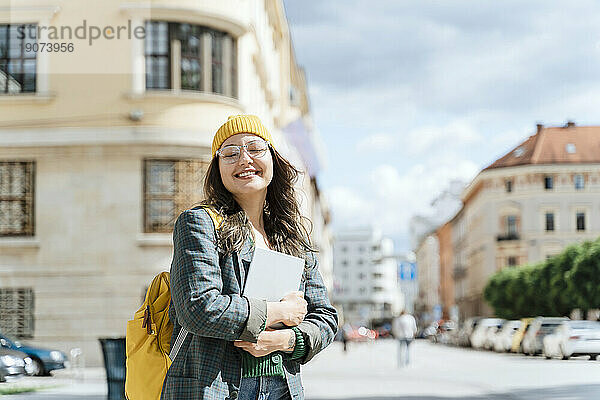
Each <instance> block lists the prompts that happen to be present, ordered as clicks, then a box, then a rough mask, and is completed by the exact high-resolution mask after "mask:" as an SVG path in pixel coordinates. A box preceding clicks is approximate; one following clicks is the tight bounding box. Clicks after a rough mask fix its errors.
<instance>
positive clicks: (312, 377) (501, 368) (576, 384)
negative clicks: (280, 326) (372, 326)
mask: <svg viewBox="0 0 600 400" xmlns="http://www.w3.org/2000/svg"><path fill="white" fill-rule="evenodd" d="M341 349H342V346H341V344H339V343H334V344H333V345H332V347H331V348H329V349H327V351H326V352H324V353H323V354H321V355H320V356H318V358H316V359H315V360H313V361H311V363H310V366H307V367H306V368H305V369H304V370H303V377H304V386H305V391H306V396H307V398H308V399H311V400H317V399H357V400H358V399H366V400H387V399H389V400H392V399H395V400H413V399H414V400H416V399H420V400H438V399H440V400H441V399H446V398H460V399H469V400H479V399H498V400H503V399H510V400H521V399H522V400H530V399H552V400H558V399H561V400H562V399H564V400H567V399H569V400H579V399H598V398H600V380H599V378H600V361H589V360H587V359H586V358H580V359H572V360H568V361H562V360H546V359H544V358H541V357H536V358H528V357H525V356H522V355H516V354H496V353H491V352H483V351H475V350H471V349H464V348H454V347H447V346H443V345H434V344H431V343H429V342H427V341H423V340H419V341H416V342H414V343H413V345H412V346H411V356H412V360H411V365H410V366H409V367H407V368H404V369H397V368H396V367H395V361H396V343H395V342H394V341H391V340H383V341H379V342H377V343H373V344H366V343H352V344H351V345H350V347H349V351H348V352H347V354H344V353H343V351H342V350H341Z"/></svg>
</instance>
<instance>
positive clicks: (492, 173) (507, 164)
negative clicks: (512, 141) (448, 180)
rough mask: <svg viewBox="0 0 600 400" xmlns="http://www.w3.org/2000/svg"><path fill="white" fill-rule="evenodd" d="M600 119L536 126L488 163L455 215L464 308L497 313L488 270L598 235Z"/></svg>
mask: <svg viewBox="0 0 600 400" xmlns="http://www.w3.org/2000/svg"><path fill="white" fill-rule="evenodd" d="M599 148H600V127H597V126H581V127H580V126H576V125H575V124H574V123H571V122H569V123H567V124H566V125H565V126H563V127H543V126H541V125H539V126H538V129H537V132H536V134H535V135H533V136H531V137H529V138H528V139H527V140H525V141H524V142H523V143H521V144H520V145H519V146H517V147H516V148H514V149H513V150H511V151H510V152H509V153H508V154H506V155H505V156H503V157H501V158H500V159H498V160H497V161H495V162H494V163H492V164H491V165H490V166H489V167H487V168H485V169H484V170H482V171H481V172H480V173H479V174H478V175H477V177H475V179H474V180H473V181H472V182H471V183H470V185H469V186H468V187H467V189H466V190H465V191H464V193H463V203H464V205H463V208H462V210H461V211H460V212H459V213H458V214H457V216H455V217H454V218H453V219H452V220H451V224H452V234H453V238H452V242H453V246H454V249H453V250H454V263H455V264H454V273H455V275H454V276H455V287H456V290H455V300H456V303H457V304H458V306H459V308H460V312H461V316H463V317H469V316H474V315H491V314H492V310H491V309H490V308H489V306H488V305H487V304H486V303H485V301H484V300H483V289H484V287H485V285H486V284H487V281H488V279H489V278H490V276H491V275H492V274H493V273H495V272H496V271H498V270H500V269H502V268H505V267H516V266H519V265H523V264H527V263H534V262H538V261H543V260H545V259H547V258H548V257H551V256H553V255H556V254H558V253H560V252H561V251H562V250H563V249H564V248H565V247H566V246H567V245H569V244H571V243H576V242H581V241H584V240H592V239H595V238H597V237H598V236H599V235H600V153H599V152H598V149H599Z"/></svg>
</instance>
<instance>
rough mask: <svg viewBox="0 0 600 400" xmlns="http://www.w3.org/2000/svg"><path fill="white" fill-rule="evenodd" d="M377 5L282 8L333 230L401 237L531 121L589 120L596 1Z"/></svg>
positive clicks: (599, 87)
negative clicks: (356, 225)
mask: <svg viewBox="0 0 600 400" xmlns="http://www.w3.org/2000/svg"><path fill="white" fill-rule="evenodd" d="M376 3H377V6H376V7H375V6H373V4H372V2H365V1H358V0H348V1H347V2H340V1H333V0H321V1H318V2H303V3H302V4H299V3H298V4H297V2H294V1H291V0H286V1H285V4H286V9H288V6H289V10H288V16H289V18H290V24H291V32H292V39H293V41H294V47H295V49H296V51H297V60H298V62H299V63H300V64H302V65H303V66H304V67H305V70H306V73H307V81H308V86H309V91H310V92H309V93H310V96H311V106H312V113H313V115H314V120H315V123H316V125H317V127H318V128H319V130H320V131H321V132H322V133H323V138H324V142H325V144H326V146H327V149H326V150H327V152H328V158H329V163H328V169H327V170H326V171H325V172H324V173H323V176H320V177H319V178H320V181H321V182H325V186H324V187H323V190H324V191H325V192H326V193H327V194H328V195H329V198H330V199H331V206H332V211H333V213H334V223H335V224H336V225H338V226H341V224H342V223H345V222H348V221H361V223H362V221H365V220H372V221H376V222H378V223H381V224H383V225H384V226H385V227H386V228H387V229H388V233H389V234H393V235H395V236H396V237H406V234H405V231H406V230H407V224H408V219H409V218H410V216H411V215H413V214H415V213H422V212H427V211H428V210H427V209H428V207H429V203H430V202H431V200H432V199H433V198H434V197H436V195H437V194H438V193H439V192H440V191H441V190H443V189H444V188H445V187H446V186H447V184H448V183H449V181H450V180H451V179H453V178H459V179H462V180H464V181H467V182H468V181H469V180H470V179H471V178H472V177H473V176H474V175H475V174H476V173H477V172H478V171H479V170H480V169H481V168H484V167H485V166H487V165H489V164H490V163H492V162H493V161H494V160H495V159H497V158H499V157H501V156H502V155H504V154H505V153H506V152H508V151H509V150H510V149H511V148H512V147H514V146H516V145H517V144H518V143H520V142H522V141H524V140H525V139H526V138H527V137H528V136H529V135H532V134H534V133H535V123H536V122H542V123H544V125H546V126H548V125H559V124H563V123H564V122H565V121H566V120H567V119H573V120H575V121H576V122H577V123H578V124H588V125H590V124H599V123H600V120H599V119H598V113H597V104H599V103H600V83H598V70H599V69H600V33H599V32H600V31H598V30H597V26H599V25H600V4H599V3H598V2H596V1H592V0H581V1H580V2H578V3H577V5H578V7H564V4H563V3H562V2H559V1H550V0H532V1H531V2H526V3H524V2H522V1H517V0H507V1H503V2H502V3H501V4H500V3H494V2H473V1H470V0H456V1H453V2H452V4H446V3H440V2H422V1H417V0H414V1H411V0H407V1H401V2H399V1H396V0H377V2H376ZM295 21H298V23H297V24H296V23H295ZM327 183H329V185H330V186H329V187H328V186H327Z"/></svg>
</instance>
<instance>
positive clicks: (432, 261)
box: [415, 231, 441, 324]
mask: <svg viewBox="0 0 600 400" xmlns="http://www.w3.org/2000/svg"><path fill="white" fill-rule="evenodd" d="M415 257H416V262H417V280H418V283H419V294H418V297H417V301H416V302H415V313H416V314H417V316H418V317H419V319H420V320H421V324H427V323H429V322H431V321H433V320H434V309H436V308H439V307H441V298H440V283H441V282H440V276H441V275H440V242H439V240H438V236H437V235H436V233H435V231H434V232H431V233H430V234H428V235H425V236H423V239H422V240H421V242H420V243H419V244H418V246H417V248H416V251H415Z"/></svg>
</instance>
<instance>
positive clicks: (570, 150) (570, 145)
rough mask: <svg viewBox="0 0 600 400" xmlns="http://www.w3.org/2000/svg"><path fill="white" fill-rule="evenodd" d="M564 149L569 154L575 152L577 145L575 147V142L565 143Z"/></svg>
mask: <svg viewBox="0 0 600 400" xmlns="http://www.w3.org/2000/svg"><path fill="white" fill-rule="evenodd" d="M565 150H566V152H567V153H569V154H575V153H576V152H577V147H575V143H567V144H566V145H565Z"/></svg>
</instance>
